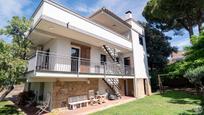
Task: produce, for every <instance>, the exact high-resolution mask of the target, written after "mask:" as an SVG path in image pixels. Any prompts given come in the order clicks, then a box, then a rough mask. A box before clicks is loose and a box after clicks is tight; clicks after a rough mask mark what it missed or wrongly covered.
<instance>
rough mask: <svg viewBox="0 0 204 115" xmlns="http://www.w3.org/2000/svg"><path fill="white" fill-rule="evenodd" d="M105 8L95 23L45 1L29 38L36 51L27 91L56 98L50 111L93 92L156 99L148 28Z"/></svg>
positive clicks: (30, 60)
mask: <svg viewBox="0 0 204 115" xmlns="http://www.w3.org/2000/svg"><path fill="white" fill-rule="evenodd" d="M126 16H127V20H123V19H121V18H120V17H118V16H117V15H115V14H114V13H112V12H111V11H109V10H107V9H105V8H102V9H100V10H98V11H97V12H96V13H94V14H93V15H91V16H90V17H89V18H85V17H82V16H80V15H79V14H77V13H75V12H73V11H70V10H69V9H67V8H64V7H63V6H61V5H59V4H57V3H55V2H52V1H49V0H43V1H42V2H41V3H40V5H39V6H38V8H37V9H36V11H35V12H34V14H33V16H32V18H33V23H32V29H31V31H30V33H29V35H28V38H29V39H30V40H31V41H32V42H33V44H34V46H35V47H36V53H34V54H35V55H33V56H32V57H31V58H30V59H29V63H28V73H27V74H26V75H27V83H26V88H25V89H26V90H33V91H34V92H35V93H36V95H37V96H38V97H40V98H45V97H46V94H47V93H50V94H51V104H50V109H54V108H60V107H62V106H64V105H65V104H66V103H67V100H68V97H71V96H79V95H88V91H89V90H94V91H99V92H100V93H109V92H113V93H114V94H115V95H116V96H121V95H122V96H123V95H124V96H134V97H136V98H140V97H144V96H145V95H150V94H151V87H150V84H149V74H148V69H147V68H148V67H147V56H146V55H147V54H146V45H145V40H144V29H143V27H142V26H140V25H139V24H138V23H137V22H136V21H134V20H133V19H132V14H131V12H130V11H128V12H126Z"/></svg>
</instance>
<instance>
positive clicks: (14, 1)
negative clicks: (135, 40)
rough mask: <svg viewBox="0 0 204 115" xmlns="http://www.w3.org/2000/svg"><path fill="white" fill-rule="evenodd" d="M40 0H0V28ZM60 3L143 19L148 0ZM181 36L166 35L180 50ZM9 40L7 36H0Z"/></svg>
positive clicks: (28, 12) (184, 40)
mask: <svg viewBox="0 0 204 115" xmlns="http://www.w3.org/2000/svg"><path fill="white" fill-rule="evenodd" d="M40 1H41V0H0V28H2V27H4V26H5V25H6V24H7V21H8V20H9V19H11V17H12V16H15V15H17V16H26V17H27V18H30V16H31V15H32V13H33V12H34V10H35V9H36V7H37V6H38V4H39V3H40ZM54 1H56V2H58V3H60V4H61V5H63V6H65V7H67V8H69V9H71V10H73V11H75V12H77V13H79V14H80V15H83V16H90V15H91V14H92V13H94V12H95V11H96V10H97V9H99V8H101V7H106V8H108V9H109V10H111V11H113V12H114V13H115V14H117V15H119V16H120V17H121V18H123V17H124V14H125V12H126V11H128V10H130V11H132V13H133V17H134V18H135V19H136V20H140V21H145V19H144V18H143V17H142V10H143V8H144V6H145V4H146V3H147V1H148V0H54ZM183 32H184V35H183V36H175V35H174V32H168V33H166V34H167V35H169V36H171V37H172V38H173V39H172V40H171V41H170V42H171V45H172V46H177V47H178V48H179V49H180V50H182V48H183V47H184V46H186V45H189V44H190V42H189V39H188V34H187V32H186V31H183ZM0 38H6V40H7V41H10V39H9V37H5V36H0Z"/></svg>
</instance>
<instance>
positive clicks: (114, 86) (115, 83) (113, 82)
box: [103, 78, 121, 99]
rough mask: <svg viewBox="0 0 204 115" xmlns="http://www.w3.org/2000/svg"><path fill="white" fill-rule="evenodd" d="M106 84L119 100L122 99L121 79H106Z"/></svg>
mask: <svg viewBox="0 0 204 115" xmlns="http://www.w3.org/2000/svg"><path fill="white" fill-rule="evenodd" d="M103 80H104V82H105V83H106V84H107V85H108V86H109V87H110V88H111V90H112V91H113V93H114V95H115V96H116V97H117V99H119V98H121V94H120V86H119V79H116V78H104V79H103Z"/></svg>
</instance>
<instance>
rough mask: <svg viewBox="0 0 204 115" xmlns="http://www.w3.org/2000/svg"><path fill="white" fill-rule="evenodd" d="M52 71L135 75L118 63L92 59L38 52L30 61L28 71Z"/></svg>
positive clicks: (131, 69)
mask: <svg viewBox="0 0 204 115" xmlns="http://www.w3.org/2000/svg"><path fill="white" fill-rule="evenodd" d="M32 70H35V71H47V72H48V71H50V72H68V73H76V74H80V73H84V74H104V75H134V71H133V68H131V67H130V66H124V65H121V64H118V63H106V62H100V61H95V62H94V61H91V60H90V59H85V58H79V57H71V56H64V55H57V54H55V53H47V52H43V51H37V52H36V54H35V55H33V56H32V57H31V58H30V59H29V61H28V71H32Z"/></svg>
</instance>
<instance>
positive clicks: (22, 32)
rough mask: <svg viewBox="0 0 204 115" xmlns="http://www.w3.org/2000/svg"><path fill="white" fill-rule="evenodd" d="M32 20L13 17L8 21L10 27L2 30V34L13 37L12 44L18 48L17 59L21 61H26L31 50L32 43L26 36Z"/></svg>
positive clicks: (0, 31)
mask: <svg viewBox="0 0 204 115" xmlns="http://www.w3.org/2000/svg"><path fill="white" fill-rule="evenodd" d="M30 24H31V20H28V19H26V18H25V17H22V18H19V17H18V16H14V17H12V19H11V20H10V21H8V25H7V26H6V27H5V28H4V29H1V30H0V34H3V35H7V36H10V37H12V44H13V45H15V47H16V48H17V50H16V52H14V53H15V54H16V56H17V57H20V58H21V59H26V54H27V53H28V52H29V50H30V48H31V45H32V44H31V41H30V40H29V39H27V38H26V34H27V33H28V32H29V29H30Z"/></svg>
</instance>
